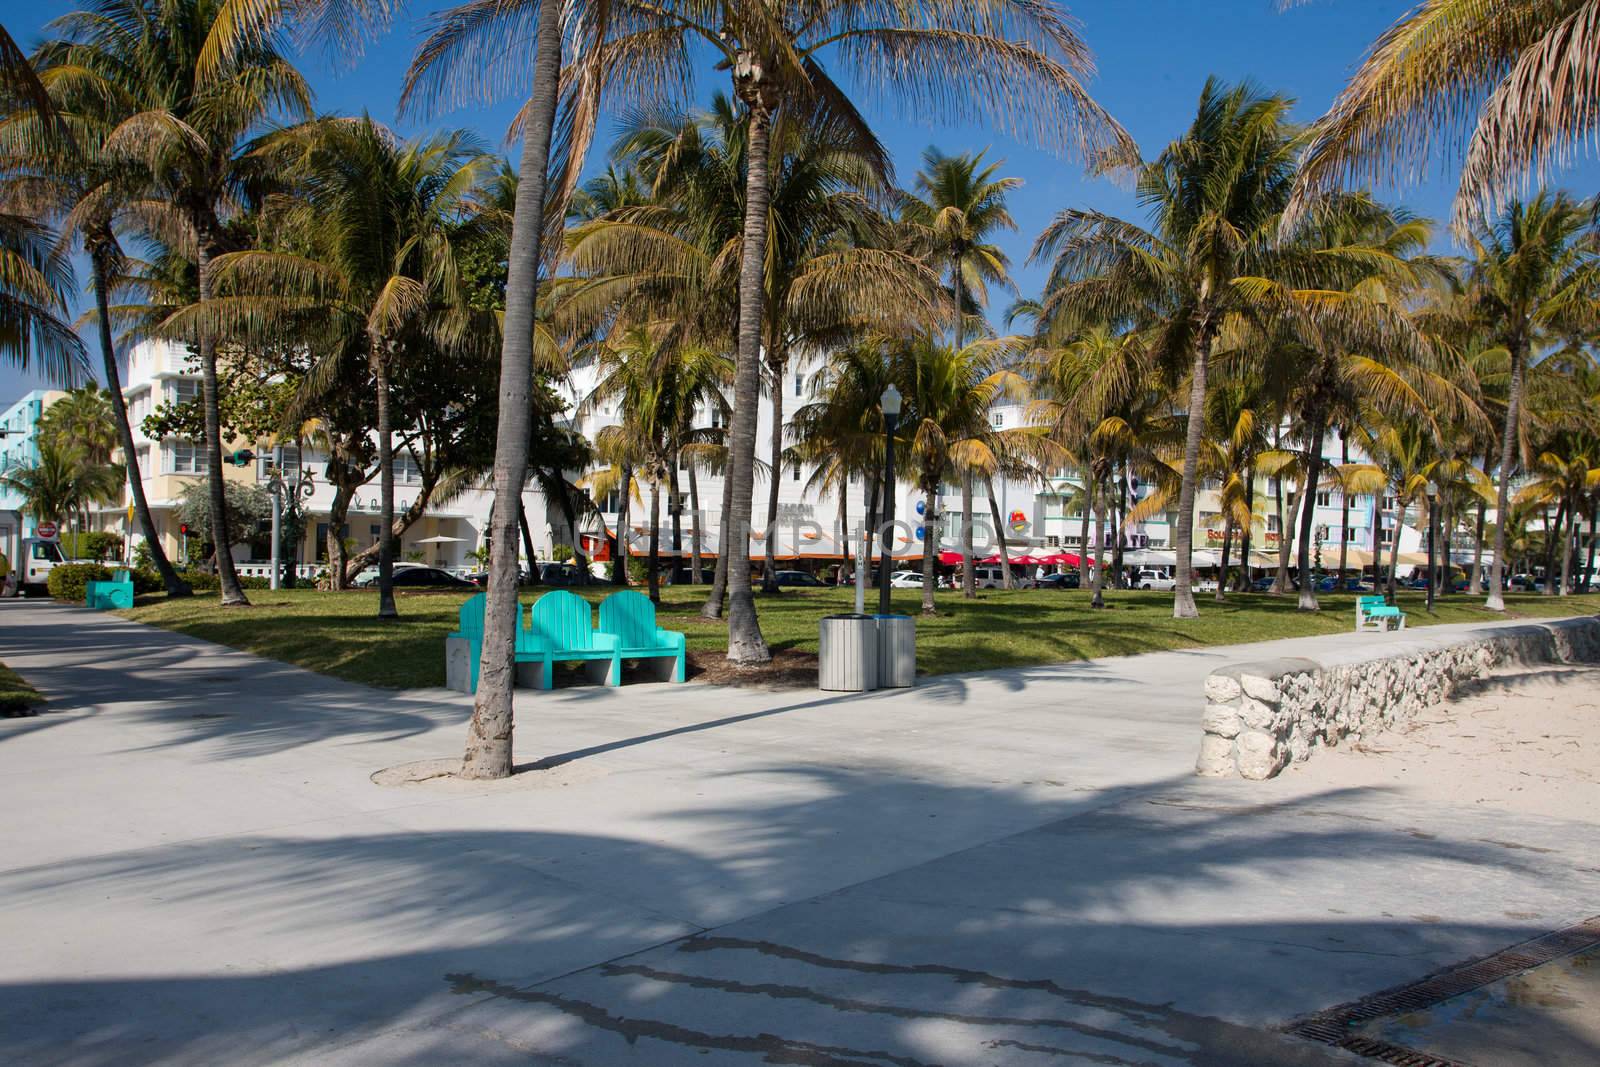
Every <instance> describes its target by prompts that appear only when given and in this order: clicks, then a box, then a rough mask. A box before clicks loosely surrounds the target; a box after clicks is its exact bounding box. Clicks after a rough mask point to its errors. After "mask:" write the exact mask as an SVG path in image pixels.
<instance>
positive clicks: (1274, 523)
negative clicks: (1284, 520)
mask: <svg viewBox="0 0 1600 1067" xmlns="http://www.w3.org/2000/svg"><path fill="white" fill-rule="evenodd" d="M1278 532H1279V530H1278V516H1276V515H1268V516H1267V533H1278Z"/></svg>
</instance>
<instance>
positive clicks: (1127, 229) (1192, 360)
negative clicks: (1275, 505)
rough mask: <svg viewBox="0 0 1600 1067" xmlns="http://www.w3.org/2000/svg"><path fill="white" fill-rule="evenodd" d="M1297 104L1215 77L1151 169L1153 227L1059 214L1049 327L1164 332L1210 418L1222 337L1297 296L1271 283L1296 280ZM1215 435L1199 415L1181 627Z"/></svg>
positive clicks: (1191, 464)
mask: <svg viewBox="0 0 1600 1067" xmlns="http://www.w3.org/2000/svg"><path fill="white" fill-rule="evenodd" d="M1288 109H1289V100H1288V99H1287V98H1285V97H1281V96H1269V95H1265V94H1263V93H1261V92H1259V91H1258V90H1257V89H1255V88H1254V87H1253V86H1251V85H1249V84H1244V85H1240V86H1237V87H1235V88H1232V89H1226V88H1224V87H1223V86H1222V85H1220V84H1219V83H1218V82H1216V81H1215V80H1214V79H1213V80H1209V81H1207V82H1206V85H1205V88H1204V90H1203V91H1202V92H1201V94H1200V103H1199V108H1198V110H1197V112H1196V115H1195V120H1194V122H1193V123H1192V124H1191V126H1190V127H1189V129H1188V131H1187V132H1186V133H1185V134H1184V135H1183V136H1182V137H1180V138H1179V139H1178V140H1176V141H1174V142H1172V143H1171V144H1170V145H1168V146H1167V148H1166V149H1165V150H1163V151H1162V153H1161V155H1160V156H1158V157H1157V158H1156V159H1155V160H1154V161H1153V162H1151V163H1146V164H1143V165H1141V166H1140V168H1139V170H1138V185H1137V188H1138V193H1139V199H1140V202H1141V203H1143V204H1144V205H1145V206H1146V207H1147V208H1148V209H1149V210H1150V213H1151V215H1152V216H1153V219H1154V222H1155V227H1154V229H1153V230H1146V229H1144V228H1142V227H1140V226H1138V225H1136V224H1134V223H1131V222H1126V221H1124V220H1122V219H1119V218H1115V217H1113V216H1110V215H1106V214H1102V213H1100V212H1096V211H1079V210H1068V211H1063V212H1061V213H1060V214H1059V215H1057V216H1056V217H1055V219H1054V220H1052V222H1051V223H1050V225H1049V226H1048V227H1047V228H1046V229H1045V231H1044V232H1043V233H1042V234H1041V235H1040V236H1039V239H1038V240H1037V241H1036V242H1035V243H1034V247H1033V253H1032V256H1031V258H1032V259H1035V260H1040V259H1047V258H1048V259H1050V260H1051V261H1052V262H1051V268H1050V277H1049V281H1048V283H1047V287H1046V293H1045V297H1044V300H1043V302H1042V306H1041V323H1042V325H1043V327H1044V329H1045V330H1046V331H1056V332H1059V333H1060V334H1063V335H1067V336H1070V335H1071V334H1072V333H1075V332H1076V330H1075V326H1076V324H1077V323H1081V322H1085V321H1089V322H1130V321H1131V322H1138V323H1150V324H1159V327H1160V328H1159V330H1158V331H1157V332H1156V333H1155V335H1154V336H1153V337H1152V339H1151V341H1150V345H1151V347H1152V349H1153V350H1154V351H1155V352H1156V353H1157V355H1158V361H1159V362H1162V363H1165V364H1167V365H1168V366H1169V367H1174V366H1177V367H1183V368H1184V369H1185V370H1186V371H1187V380H1188V390H1187V392H1188V402H1187V409H1188V410H1189V411H1190V412H1194V413H1199V412H1203V411H1204V410H1205V402H1206V378H1207V373H1208V371H1209V368H1210V364H1211V357H1212V348H1213V346H1214V345H1215V343H1216V340H1217V338H1218V336H1219V335H1220V334H1221V333H1222V332H1223V331H1224V330H1225V329H1233V328H1235V320H1238V319H1240V318H1247V317H1250V316H1255V315H1260V314H1261V313H1262V312H1263V311H1264V309H1265V308H1266V307H1269V306H1270V307H1274V308H1279V307H1281V306H1282V305H1283V304H1284V302H1285V301H1287V300H1290V299H1292V298H1293V296H1294V293H1293V292H1292V290H1290V291H1285V289H1283V288H1279V287H1278V286H1276V285H1274V284H1272V283H1268V282H1265V281H1264V280H1265V279H1278V280H1279V284H1280V285H1281V282H1282V280H1284V279H1287V278H1289V277H1291V272H1290V271H1289V270H1288V269H1287V268H1288V267H1289V263H1288V262H1285V261H1286V260H1287V259H1288V258H1289V256H1288V255H1287V254H1285V253H1283V252H1282V251H1281V250H1280V249H1279V248H1278V246H1277V242H1276V235H1277V229H1278V223H1279V216H1280V213H1281V211H1282V208H1283V205H1284V204H1285V202H1286V201H1287V199H1288V195H1289V188H1290V183H1291V182H1292V180H1293V173H1294V171H1293V157H1294V145H1293V142H1292V139H1291V137H1290V131H1289V129H1288V127H1287V125H1286V122H1287V113H1288ZM1203 431H1204V419H1203V418H1192V419H1190V420H1189V426H1188V435H1187V438H1186V440H1185V442H1184V454H1183V476H1182V484H1181V487H1180V490H1179V496H1178V525H1177V529H1176V531H1175V534H1174V538H1173V548H1174V550H1175V552H1176V553H1177V557H1178V564H1177V588H1176V590H1175V591H1174V593H1173V616H1174V617H1176V618H1193V617H1195V616H1196V615H1197V614H1198V611H1197V610H1196V608H1195V604H1194V592H1193V590H1192V588H1191V586H1190V581H1191V575H1192V573H1193V572H1192V566H1191V558H1190V554H1191V551H1192V548H1193V541H1194V498H1195V488H1196V483H1197V477H1198V472H1199V463H1200V443H1201V439H1202V437H1203Z"/></svg>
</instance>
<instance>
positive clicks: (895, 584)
mask: <svg viewBox="0 0 1600 1067" xmlns="http://www.w3.org/2000/svg"><path fill="white" fill-rule="evenodd" d="M889 588H890V589H921V588H922V572H921V571H891V572H890V574H889Z"/></svg>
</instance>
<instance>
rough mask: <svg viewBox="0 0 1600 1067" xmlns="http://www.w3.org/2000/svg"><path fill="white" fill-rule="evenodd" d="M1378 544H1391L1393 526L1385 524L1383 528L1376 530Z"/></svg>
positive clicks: (1392, 540)
mask: <svg viewBox="0 0 1600 1067" xmlns="http://www.w3.org/2000/svg"><path fill="white" fill-rule="evenodd" d="M1378 544H1380V545H1392V544H1394V527H1393V526H1385V527H1384V528H1383V529H1381V530H1379V531H1378Z"/></svg>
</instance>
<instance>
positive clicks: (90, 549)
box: [61, 530, 122, 563]
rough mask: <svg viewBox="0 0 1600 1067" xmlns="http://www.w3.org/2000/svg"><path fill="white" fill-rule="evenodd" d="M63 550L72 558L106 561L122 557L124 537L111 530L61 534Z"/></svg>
mask: <svg viewBox="0 0 1600 1067" xmlns="http://www.w3.org/2000/svg"><path fill="white" fill-rule="evenodd" d="M61 551H62V552H64V553H66V555H67V556H68V558H70V559H92V560H94V561H96V562H97V563H104V562H105V561H106V560H108V559H121V558H122V538H120V537H118V536H117V535H116V534H114V533H111V532H110V531H109V530H88V531H86V532H84V533H64V534H62V535H61Z"/></svg>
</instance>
